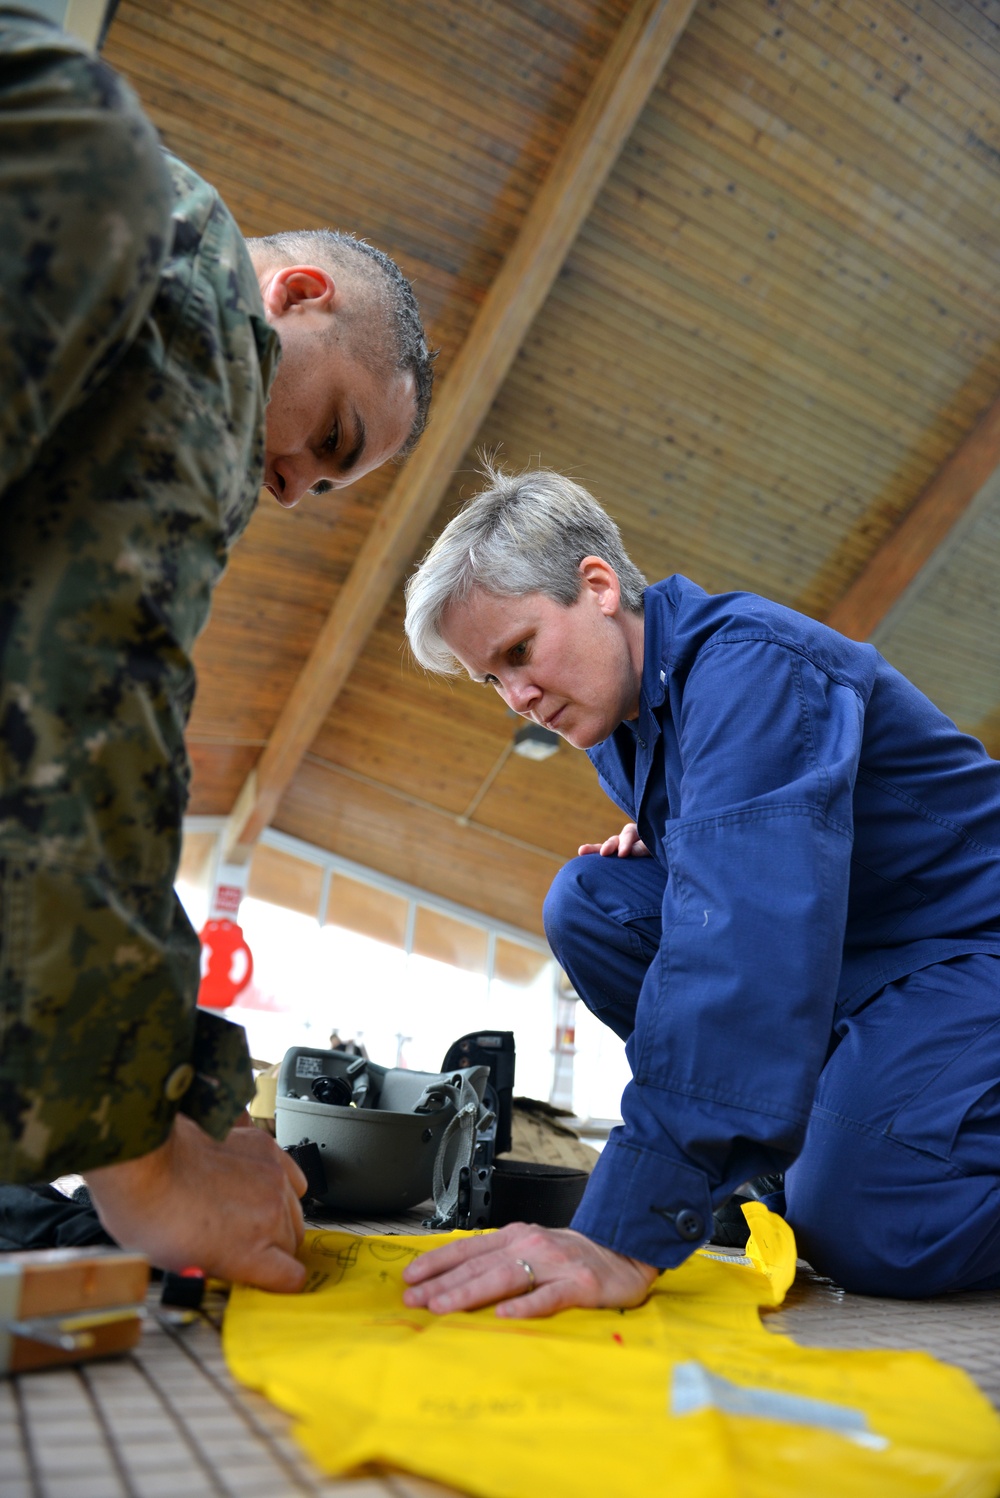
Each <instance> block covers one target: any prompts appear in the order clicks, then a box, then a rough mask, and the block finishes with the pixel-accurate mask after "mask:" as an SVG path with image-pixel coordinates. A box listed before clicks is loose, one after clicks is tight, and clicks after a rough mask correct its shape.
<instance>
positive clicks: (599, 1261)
mask: <svg viewBox="0 0 1000 1498" xmlns="http://www.w3.org/2000/svg"><path fill="white" fill-rule="evenodd" d="M658 1274H659V1270H658V1269H654V1268H653V1267H652V1265H651V1264H643V1263H641V1262H640V1261H639V1260H638V1259H629V1258H626V1257H625V1255H624V1254H616V1253H614V1252H613V1251H612V1250H611V1249H610V1248H602V1247H601V1246H600V1244H598V1243H592V1242H591V1240H590V1239H589V1238H585V1237H584V1236H583V1234H582V1233H575V1232H574V1231H573V1230H572V1228H539V1227H532V1226H531V1225H530V1224H529V1223H524V1222H512V1223H510V1224H509V1226H507V1227H505V1228H501V1229H500V1231H499V1232H498V1233H487V1234H485V1235H484V1236H482V1237H474V1238H463V1239H461V1240H460V1241H458V1242H456V1243H447V1244H445V1246H444V1248H435V1249H433V1250H432V1251H431V1252H430V1253H429V1254H421V1256H420V1257H419V1258H418V1259H414V1261H413V1263H412V1264H408V1265H407V1267H406V1269H405V1270H404V1271H403V1278H404V1279H405V1280H406V1281H407V1283H408V1285H409V1286H410V1289H408V1290H406V1291H405V1292H404V1294H403V1302H404V1304H405V1305H408V1306H414V1307H418V1308H421V1309H423V1310H428V1311H435V1312H438V1313H444V1312H446V1311H474V1310H475V1309H476V1307H477V1306H487V1305H492V1304H494V1303H495V1304H496V1308H497V1315H498V1316H518V1317H527V1316H551V1315H552V1314H553V1312H554V1311H565V1310H567V1309H568V1308H569V1307H570V1306H637V1305H641V1303H642V1302H643V1301H644V1300H645V1299H646V1296H647V1294H648V1292H649V1287H650V1285H651V1284H652V1283H653V1281H654V1280H655V1279H656V1277H657V1275H658Z"/></svg>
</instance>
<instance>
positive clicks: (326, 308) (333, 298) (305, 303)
mask: <svg viewBox="0 0 1000 1498" xmlns="http://www.w3.org/2000/svg"><path fill="white" fill-rule="evenodd" d="M339 300H340V291H339V288H338V286H337V283H336V281H335V280H334V279H333V277H332V276H331V274H330V272H329V271H328V270H324V269H323V267H322V266H320V265H283V266H281V268H280V269H279V270H276V271H274V272H273V274H272V275H271V277H270V279H269V280H268V282H267V284H266V286H265V287H264V309H265V311H266V312H267V314H268V317H269V318H278V317H284V316H286V315H287V314H288V313H289V312H294V311H296V310H300V311H303V312H305V311H312V312H333V311H336V309H337V306H338V305H339Z"/></svg>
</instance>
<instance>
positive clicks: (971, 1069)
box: [886, 1020, 1000, 1170]
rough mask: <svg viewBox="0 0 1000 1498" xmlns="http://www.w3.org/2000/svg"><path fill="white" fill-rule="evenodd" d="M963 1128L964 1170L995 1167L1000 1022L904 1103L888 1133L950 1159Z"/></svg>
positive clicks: (999, 1133)
mask: <svg viewBox="0 0 1000 1498" xmlns="http://www.w3.org/2000/svg"><path fill="white" fill-rule="evenodd" d="M963 1125H965V1132H966V1136H967V1137H966V1138H965V1139H964V1140H963V1148H962V1167H963V1169H965V1170H970V1169H971V1170H975V1169H976V1167H977V1166H978V1165H979V1164H980V1163H982V1165H983V1167H984V1168H995V1164H996V1158H997V1151H998V1148H1000V1020H997V1021H995V1022H994V1023H993V1024H992V1025H990V1026H989V1027H988V1028H987V1029H985V1030H983V1031H982V1032H981V1033H980V1034H979V1035H976V1036H974V1037H973V1039H972V1040H969V1041H967V1042H966V1043H965V1045H964V1046H963V1047H962V1049H961V1050H960V1051H959V1052H958V1054H957V1055H953V1056H952V1057H951V1058H950V1059H949V1060H948V1061H946V1062H945V1064H944V1065H943V1066H942V1067H941V1070H940V1071H938V1072H936V1073H935V1075H934V1076H933V1077H932V1078H931V1080H930V1081H929V1082H927V1083H925V1084H924V1086H923V1087H922V1088H921V1089H920V1091H919V1092H918V1093H916V1094H915V1095H914V1096H913V1097H912V1098H910V1100H909V1101H908V1102H906V1103H904V1104H903V1106H902V1107H901V1108H900V1109H899V1111H898V1112H897V1113H896V1115H895V1117H894V1118H893V1119H892V1122H891V1123H890V1124H889V1127H888V1129H887V1130H886V1132H887V1134H888V1135H889V1137H890V1138H891V1139H898V1140H899V1142H900V1144H907V1145H909V1146H910V1147H911V1148H913V1149H918V1150H923V1151H924V1153H925V1154H928V1155H936V1156H937V1157H938V1159H941V1160H950V1159H951V1155H952V1151H953V1149H954V1146H955V1140H956V1139H957V1137H958V1134H959V1132H960V1131H961V1130H962V1128H963ZM977 1136H978V1137H977ZM980 1157H981V1161H980ZM991 1162H992V1165H991Z"/></svg>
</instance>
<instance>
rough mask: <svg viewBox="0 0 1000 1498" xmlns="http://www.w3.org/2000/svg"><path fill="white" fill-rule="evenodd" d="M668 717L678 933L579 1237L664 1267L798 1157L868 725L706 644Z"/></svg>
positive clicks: (747, 650)
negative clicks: (766, 1174)
mask: <svg viewBox="0 0 1000 1498" xmlns="http://www.w3.org/2000/svg"><path fill="white" fill-rule="evenodd" d="M670 709H671V712H672V714H673V731H675V732H676V734H677V739H678V747H679V751H680V763H681V767H682V773H681V793H680V804H679V805H677V804H675V805H674V806H672V807H671V813H672V815H670V816H669V817H668V818H666V819H665V825H663V827H662V841H661V847H660V848H659V849H658V850H656V856H657V857H659V858H660V859H661V860H662V861H663V862H664V863H665V864H666V866H667V868H668V870H669V878H668V880H667V886H666V893H665V896H664V902H663V934H662V939H661V942H660V947H659V951H658V953H657V956H656V957H655V959H654V961H653V962H652V964H651V965H650V968H649V970H648V972H647V975H646V979H645V982H644V984H643V987H642V990H641V992H640V996H639V1002H638V1007H637V1011H636V1026H635V1032H634V1035H633V1036H632V1038H631V1040H630V1041H629V1059H630V1062H631V1065H632V1072H633V1081H632V1082H631V1083H630V1084H629V1086H628V1087H627V1089H626V1091H625V1095H624V1097H623V1100H622V1115H623V1120H624V1126H623V1128H622V1129H620V1130H617V1131H616V1132H615V1133H614V1134H613V1135H612V1137H611V1139H610V1140H609V1143H608V1145H607V1147H606V1149H605V1151H604V1153H603V1154H602V1156H601V1159H600V1160H599V1162H598V1164H597V1166H596V1168H595V1171H594V1175H593V1178H592V1180H591V1182H590V1185H589V1186H588V1189H587V1192H586V1195H585V1197H584V1201H583V1203H582V1204H581V1207H580V1210H579V1212H578V1213H577V1216H576V1217H575V1218H574V1222H573V1226H574V1227H576V1228H578V1229H579V1230H580V1231H582V1232H584V1233H586V1234H587V1236H588V1237H590V1238H593V1239H595V1240H596V1241H597V1242H600V1243H603V1244H605V1245H606V1246H607V1247H609V1248H613V1249H615V1250H617V1251H618V1252H620V1253H625V1254H629V1255H632V1256H633V1257H635V1258H638V1259H641V1260H644V1261H645V1262H647V1263H650V1264H656V1265H658V1266H660V1267H662V1268H666V1267H669V1266H671V1265H674V1264H677V1263H679V1262H681V1260H682V1259H684V1258H685V1257H686V1256H687V1254H688V1253H690V1251H691V1249H692V1248H694V1247H696V1246H697V1244H698V1243H699V1242H701V1241H704V1239H705V1238H707V1237H708V1235H709V1233H710V1230H711V1210H712V1203H713V1202H718V1201H720V1200H722V1199H724V1198H725V1197H726V1196H727V1195H728V1194H730V1193H731V1192H732V1191H733V1190H734V1189H735V1188H736V1187H737V1186H739V1185H740V1184H741V1183H742V1182H743V1181H745V1180H747V1179H748V1178H749V1177H751V1176H752V1175H754V1174H757V1173H758V1172H760V1171H761V1170H764V1169H774V1168H776V1167H779V1168H780V1167H781V1166H782V1165H784V1164H787V1163H789V1162H790V1161H791V1159H793V1158H794V1156H795V1155H796V1153H797V1152H798V1150H799V1149H800V1148H801V1144H802V1139H803V1136H804V1131H805V1125H806V1121H807V1118H808V1114H809V1109H810V1105H811V1102H812V1097H813V1093H814V1090H815V1085H816V1080H817V1078H818V1075H819V1072H820V1069H821V1067H822V1065H823V1062H824V1059H825V1056H826V1052H827V1048H828V1044H829V1039H830V1033H831V1027H832V1022H833V1009H834V1003H835V997H836V991H837V983H838V978H839V973H840V965H841V956H842V948H843V937H844V928H845V921H846V912H847V895H848V883H849V871H850V859H851V850H852V799H853V786H854V779H855V774H856V770H857V764H858V758H859V753H860V747H861V735H862V725H863V708H862V704H861V701H860V699H859V696H858V694H857V693H856V691H855V690H854V688H853V687H852V686H851V685H850V684H847V683H842V682H839V681H837V680H834V679H832V678H831V676H830V675H829V674H828V673H827V672H826V671H825V670H823V669H820V668H819V667H818V666H817V665H816V664H814V663H813V661H812V660H810V659H809V658H808V656H806V655H804V654H802V653H801V652H800V651H799V650H797V649H794V648H791V647H788V646H785V645H783V644H780V643H778V642H776V641H773V640H761V639H749V640H748V639H741V640H738V641H721V642H719V643H717V644H712V645H710V646H708V647H707V648H704V649H702V651H701V652H700V653H699V655H698V657H697V659H696V661H695V664H694V666H693V668H692V670H691V672H690V675H689V676H688V679H687V681H686V683H685V684H684V687H683V691H682V692H680V693H679V694H678V695H677V697H676V699H675V700H672V701H671V702H670ZM653 794H654V797H655V790H654V793H653ZM675 800H676V798H675ZM660 804H663V805H665V798H661V803H660ZM658 830H659V829H658Z"/></svg>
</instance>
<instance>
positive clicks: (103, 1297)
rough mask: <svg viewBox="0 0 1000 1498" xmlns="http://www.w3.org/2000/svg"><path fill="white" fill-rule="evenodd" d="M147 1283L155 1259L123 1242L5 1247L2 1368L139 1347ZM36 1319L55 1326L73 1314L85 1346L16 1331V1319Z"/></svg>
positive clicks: (73, 1327)
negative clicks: (105, 1245)
mask: <svg viewBox="0 0 1000 1498" xmlns="http://www.w3.org/2000/svg"><path fill="white" fill-rule="evenodd" d="M148 1284H149V1260H148V1259H147V1258H145V1256H144V1255H142V1254H135V1253H125V1252H122V1251H120V1250H118V1249H111V1248H49V1249H38V1250H27V1251H24V1252H21V1253H8V1254H0V1373H20V1372H23V1371H24V1370H26V1369H29V1368H42V1367H54V1366H57V1365H59V1364H63V1363H76V1362H80V1361H81V1360H82V1359H84V1358H93V1357H106V1356H108V1355H109V1354H111V1353H117V1352H124V1351H126V1350H127V1349H128V1348H129V1347H134V1346H135V1344H136V1342H137V1341H138V1339H139V1333H140V1330H141V1307H142V1303H143V1301H144V1298H145V1294H146V1289H147V1286H148ZM119 1308H124V1309H123V1310H120V1309H119ZM102 1311H103V1312H105V1313H106V1319H102V1316H101V1313H102ZM38 1318H42V1319H43V1320H47V1321H48V1323H49V1326H50V1327H51V1329H52V1330H54V1331H58V1330H60V1329H61V1328H60V1321H61V1318H67V1322H66V1328H65V1329H66V1330H67V1331H69V1332H76V1331H84V1332H85V1333H86V1345H85V1346H80V1347H75V1348H65V1347H58V1346H51V1345H49V1344H48V1343H46V1342H42V1341H37V1340H34V1339H33V1338H30V1337H26V1336H19V1335H17V1333H16V1332H14V1331H12V1330H11V1324H12V1323H18V1322H25V1321H33V1320H36V1319H38Z"/></svg>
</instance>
